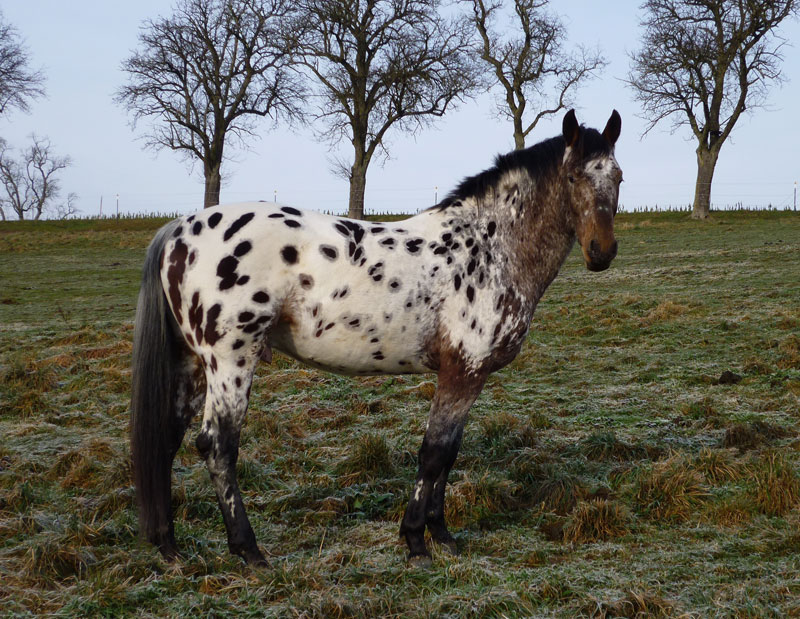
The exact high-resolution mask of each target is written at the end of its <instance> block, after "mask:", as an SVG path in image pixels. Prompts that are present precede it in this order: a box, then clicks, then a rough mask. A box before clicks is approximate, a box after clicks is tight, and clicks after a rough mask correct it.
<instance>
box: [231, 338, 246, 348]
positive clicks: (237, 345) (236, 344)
mask: <svg viewBox="0 0 800 619" xmlns="http://www.w3.org/2000/svg"><path fill="white" fill-rule="evenodd" d="M242 346H244V340H236V341H235V342H234V343H233V346H231V348H232V349H233V350H239V349H240V348H241V347H242Z"/></svg>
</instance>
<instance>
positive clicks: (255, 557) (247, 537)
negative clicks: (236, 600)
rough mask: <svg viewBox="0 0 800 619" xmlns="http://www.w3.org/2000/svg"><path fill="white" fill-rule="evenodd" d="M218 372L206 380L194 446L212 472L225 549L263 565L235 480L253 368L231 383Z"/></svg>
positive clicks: (262, 556) (252, 562)
mask: <svg viewBox="0 0 800 619" xmlns="http://www.w3.org/2000/svg"><path fill="white" fill-rule="evenodd" d="M221 374H222V372H221V368H220V371H218V372H217V373H216V375H215V378H214V380H213V381H212V380H209V388H208V393H207V395H206V408H205V412H204V417H203V427H202V429H201V430H200V434H199V435H198V436H197V441H196V445H197V449H198V451H199V452H200V455H201V456H202V457H203V459H204V460H205V462H206V466H207V467H208V472H209V474H210V475H211V482H212V483H213V485H214V491H215V492H216V495H217V502H218V503H219V508H220V511H221V512H222V519H223V521H224V522H225V529H226V531H227V534H228V548H230V551H231V552H232V553H233V554H236V555H239V556H240V557H242V558H243V559H244V560H245V561H247V563H249V564H255V565H265V564H266V560H265V559H264V555H262V554H261V551H260V550H259V549H258V544H257V543H256V536H255V533H253V527H252V526H251V525H250V520H249V519H248V518H247V513H246V512H245V509H244V502H243V501H242V494H241V492H240V491H239V483H238V481H237V479H236V462H237V460H238V459H239V436H240V433H241V429H242V424H243V423H244V418H245V412H246V411H247V403H248V392H249V387H250V382H251V380H252V371H251V372H248V373H247V376H246V377H247V380H242V377H241V375H240V374H239V375H238V378H234V379H233V380H232V381H230V382H227V381H225V380H222V379H220V378H217V377H218V376H220V375H221Z"/></svg>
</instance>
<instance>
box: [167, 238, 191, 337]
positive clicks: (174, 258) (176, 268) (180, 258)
mask: <svg viewBox="0 0 800 619" xmlns="http://www.w3.org/2000/svg"><path fill="white" fill-rule="evenodd" d="M188 254H189V247H188V246H187V245H186V243H184V242H183V241H182V240H181V239H178V240H177V241H175V246H174V247H173V248H172V251H171V252H170V254H169V262H170V265H169V268H168V269H167V282H168V291H169V300H170V302H171V303H172V311H173V312H174V313H175V319H176V320H177V321H178V324H179V325H180V324H183V317H182V316H181V284H182V283H183V274H184V273H185V271H186V257H187V256H188Z"/></svg>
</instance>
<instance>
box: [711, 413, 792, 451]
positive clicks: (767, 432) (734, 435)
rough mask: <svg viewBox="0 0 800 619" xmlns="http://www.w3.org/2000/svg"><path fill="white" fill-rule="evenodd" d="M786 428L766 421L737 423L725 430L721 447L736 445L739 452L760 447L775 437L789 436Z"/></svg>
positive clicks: (789, 433)
mask: <svg viewBox="0 0 800 619" xmlns="http://www.w3.org/2000/svg"><path fill="white" fill-rule="evenodd" d="M791 434H792V433H791V432H790V431H789V430H787V429H786V428H782V427H781V426H778V425H775V424H773V423H769V422H766V421H760V420H759V421H751V422H748V423H737V424H735V425H733V426H731V427H729V428H728V429H727V430H726V431H725V437H724V438H723V439H722V446H723V447H738V448H739V451H740V452H744V451H747V450H749V449H755V448H757V447H761V446H762V445H764V444H766V443H770V442H772V441H774V440H776V439H780V438H786V437H787V436H791Z"/></svg>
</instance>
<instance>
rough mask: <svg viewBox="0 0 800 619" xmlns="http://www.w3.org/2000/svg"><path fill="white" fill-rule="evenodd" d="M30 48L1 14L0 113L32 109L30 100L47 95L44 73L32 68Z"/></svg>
mask: <svg viewBox="0 0 800 619" xmlns="http://www.w3.org/2000/svg"><path fill="white" fill-rule="evenodd" d="M29 65H30V57H29V55H28V50H27V49H25V45H24V44H23V42H22V39H21V38H20V36H19V34H18V33H17V30H16V28H14V27H13V26H11V25H10V24H7V23H6V22H5V21H3V15H2V13H0V114H5V113H6V112H7V111H8V110H10V109H12V108H17V109H18V110H22V111H23V112H27V111H28V110H29V109H30V101H31V99H35V98H37V97H42V96H44V88H43V86H42V85H43V84H44V75H43V74H42V72H41V71H32V70H31V69H30V66H29Z"/></svg>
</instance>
